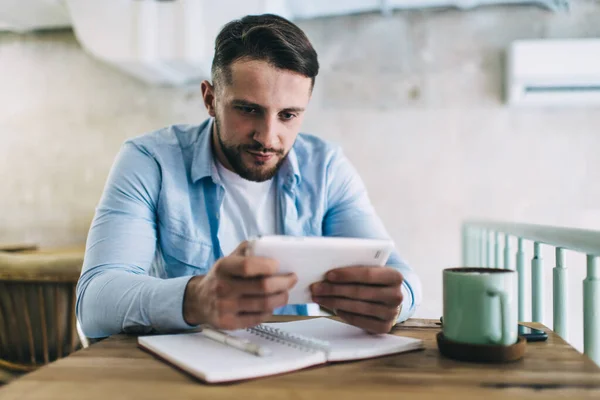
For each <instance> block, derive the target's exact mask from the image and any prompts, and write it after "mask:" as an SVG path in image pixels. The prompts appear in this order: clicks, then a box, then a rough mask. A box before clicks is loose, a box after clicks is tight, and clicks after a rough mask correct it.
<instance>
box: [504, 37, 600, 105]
mask: <svg viewBox="0 0 600 400" xmlns="http://www.w3.org/2000/svg"><path fill="white" fill-rule="evenodd" d="M506 74H507V77H506V97H507V102H508V104H510V105H514V106H593V105H597V106H598V105H600V39H564V40H520V41H515V42H513V43H512V45H511V46H510V49H509V51H508V55H507V68H506Z"/></svg>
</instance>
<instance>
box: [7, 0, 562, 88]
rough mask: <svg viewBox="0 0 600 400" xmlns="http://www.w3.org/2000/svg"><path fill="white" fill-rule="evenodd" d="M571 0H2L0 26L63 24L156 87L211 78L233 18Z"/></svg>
mask: <svg viewBox="0 0 600 400" xmlns="http://www.w3.org/2000/svg"><path fill="white" fill-rule="evenodd" d="M517 3H518V4H537V5H541V6H545V7H547V8H550V9H553V10H559V9H565V8H567V7H568V4H569V1H568V0H530V1H525V0H328V1H323V0H220V1H218V2H216V1H208V0H161V1H159V0H101V1H100V0H27V1H23V0H0V26H2V25H4V26H9V27H11V29H13V30H17V31H26V30H31V29H36V28H48V27H57V26H65V25H68V24H69V19H70V21H71V24H72V26H73V29H74V31H75V34H76V36H77V39H78V40H79V42H80V43H81V45H82V46H83V47H84V48H85V49H86V50H87V51H88V52H90V53H91V54H93V55H94V56H95V57H97V58H98V59H100V60H103V61H105V62H107V63H110V64H112V65H114V66H116V67H118V68H120V69H122V70H123V71H126V72H128V73H130V74H132V75H134V76H136V77H138V78H140V79H142V80H144V81H147V82H149V83H152V84H167V85H184V84H188V83H194V82H197V81H198V80H200V79H204V78H206V77H208V76H209V75H210V64H211V61H212V58H213V44H214V38H215V36H216V35H217V33H218V32H219V30H220V29H221V27H222V26H223V25H224V24H225V23H226V22H228V21H230V20H232V19H235V18H239V17H241V16H244V15H247V14H261V13H267V12H268V13H274V14H279V15H282V16H284V17H286V18H289V19H303V18H312V17H320V16H326V15H327V16H333V15H343V14H349V13H359V12H366V11H375V10H381V11H382V12H383V13H388V12H390V11H391V10H393V9H414V8H425V7H458V8H471V7H475V6H480V5H491V4H517Z"/></svg>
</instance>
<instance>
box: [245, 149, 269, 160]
mask: <svg viewBox="0 0 600 400" xmlns="http://www.w3.org/2000/svg"><path fill="white" fill-rule="evenodd" d="M246 151H247V152H248V153H249V154H250V155H251V156H252V158H254V160H255V161H260V162H267V161H269V160H270V159H271V158H272V157H274V156H275V153H263V152H262V151H254V150H246Z"/></svg>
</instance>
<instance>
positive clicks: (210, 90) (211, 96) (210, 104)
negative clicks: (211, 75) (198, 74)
mask: <svg viewBox="0 0 600 400" xmlns="http://www.w3.org/2000/svg"><path fill="white" fill-rule="evenodd" d="M200 89H201V90H202V99H203V100H204V106H205V107H206V111H208V115H210V116H211V117H215V116H216V115H217V113H216V112H215V88H214V87H213V85H211V84H210V82H209V81H207V80H204V81H202V84H200Z"/></svg>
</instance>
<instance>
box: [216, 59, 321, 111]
mask: <svg viewBox="0 0 600 400" xmlns="http://www.w3.org/2000/svg"><path fill="white" fill-rule="evenodd" d="M230 72H231V79H230V82H228V84H227V85H226V87H225V88H224V89H225V94H226V97H227V98H228V99H229V100H232V99H243V100H246V101H249V102H252V103H256V104H261V105H263V106H266V107H276V106H279V107H282V108H285V107H305V106H306V104H307V103H308V100H309V99H310V94H311V88H312V80H311V78H308V77H306V76H304V75H301V74H299V73H297V72H294V71H290V70H285V69H279V68H276V67H274V66H272V65H270V64H269V63H267V62H265V61H259V60H240V61H236V62H234V63H233V64H232V65H231V66H230ZM265 103H267V104H265Z"/></svg>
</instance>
